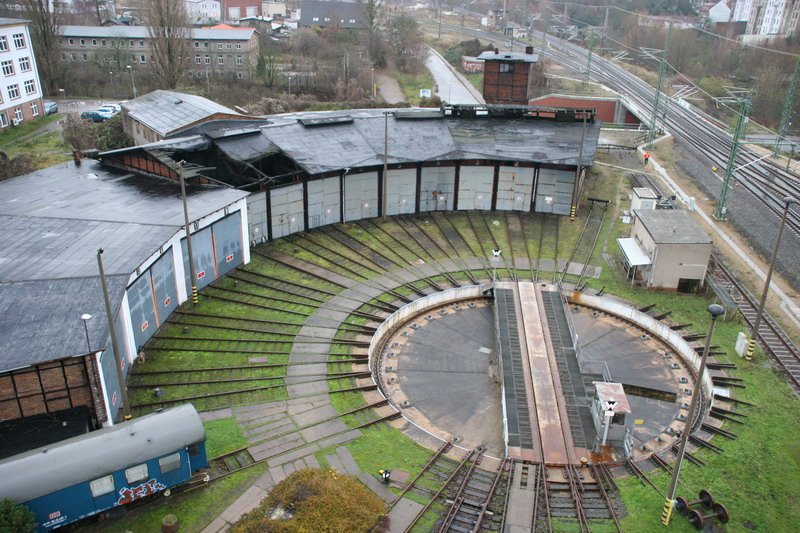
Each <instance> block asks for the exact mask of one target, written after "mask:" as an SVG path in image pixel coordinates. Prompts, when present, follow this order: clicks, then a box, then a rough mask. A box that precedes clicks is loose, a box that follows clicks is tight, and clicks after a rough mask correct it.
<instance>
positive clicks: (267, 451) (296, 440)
mask: <svg viewBox="0 0 800 533" xmlns="http://www.w3.org/2000/svg"><path fill="white" fill-rule="evenodd" d="M302 444H305V441H303V439H302V438H300V436H299V435H296V434H292V435H285V436H283V437H278V438H277V439H274V440H271V441H267V442H264V443H262V444H258V445H256V446H251V447H250V448H248V451H249V452H250V455H252V456H253V458H254V459H255V460H256V461H261V460H263V459H267V458H269V457H275V456H276V455H279V454H281V453H284V452H286V451H289V450H292V449H294V448H296V447H298V446H300V445H302Z"/></svg>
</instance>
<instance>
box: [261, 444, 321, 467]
mask: <svg viewBox="0 0 800 533" xmlns="http://www.w3.org/2000/svg"><path fill="white" fill-rule="evenodd" d="M319 450H320V446H319V445H318V444H308V445H306V446H303V447H299V448H296V449H294V450H291V451H289V452H286V453H283V454H280V455H277V456H275V457H273V458H271V459H270V460H268V461H267V464H268V465H269V466H280V465H285V464H286V463H290V462H294V461H296V460H297V459H298V458H301V457H306V456H308V455H309V454H313V453H316V452H318V451H319Z"/></svg>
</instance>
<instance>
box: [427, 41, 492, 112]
mask: <svg viewBox="0 0 800 533" xmlns="http://www.w3.org/2000/svg"><path fill="white" fill-rule="evenodd" d="M425 66H426V67H428V70H429V71H430V72H431V74H432V75H433V79H434V80H436V84H437V85H438V86H439V93H438V96H439V98H441V99H442V100H443V101H445V102H448V103H451V104H473V105H475V104H483V103H485V102H484V101H483V97H482V96H481V94H480V92H478V90H477V89H475V88H474V87H473V86H472V84H471V83H470V82H469V81H468V80H467V79H466V78H465V77H464V76H462V75H461V74H459V73H458V72H456V71H455V69H453V67H452V66H450V63H448V62H447V61H445V59H444V58H443V57H442V56H440V55H439V54H438V53H437V52H436V51H434V50H433V49H430V54H429V55H428V59H426V60H425Z"/></svg>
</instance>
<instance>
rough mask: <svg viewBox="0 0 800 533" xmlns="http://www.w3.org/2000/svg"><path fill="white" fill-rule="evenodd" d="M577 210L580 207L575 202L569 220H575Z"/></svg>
mask: <svg viewBox="0 0 800 533" xmlns="http://www.w3.org/2000/svg"><path fill="white" fill-rule="evenodd" d="M576 211H578V207H577V206H576V205H575V204H573V205H572V208H571V209H570V210H569V220H570V222H572V221H573V220H575V213H576Z"/></svg>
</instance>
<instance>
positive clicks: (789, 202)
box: [744, 196, 796, 361]
mask: <svg viewBox="0 0 800 533" xmlns="http://www.w3.org/2000/svg"><path fill="white" fill-rule="evenodd" d="M795 202H796V200H795V199H794V198H792V197H791V196H787V197H785V198H784V199H783V203H784V206H783V215H781V226H780V228H779V229H778V237H777V238H776V239H775V248H774V249H773V250H772V259H771V260H770V262H769V271H768V272H767V279H766V280H764V292H762V293H761V301H760V302H759V303H758V312H757V313H756V321H755V322H754V323H753V331H752V332H751V334H750V340H749V341H748V342H747V352H746V353H745V355H744V358H745V359H746V360H748V361H752V360H753V351H754V350H755V348H756V340H757V339H758V327H759V326H760V325H761V317H762V316H763V315H764V304H765V303H766V301H767V294H769V283H770V281H772V271H773V270H775V261H776V260H777V259H778V247H779V246H780V245H781V237H782V236H783V228H785V227H786V216H787V215H788V214H789V206H791V205H792V204H793V203H795Z"/></svg>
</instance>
